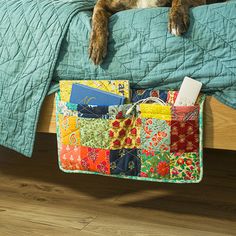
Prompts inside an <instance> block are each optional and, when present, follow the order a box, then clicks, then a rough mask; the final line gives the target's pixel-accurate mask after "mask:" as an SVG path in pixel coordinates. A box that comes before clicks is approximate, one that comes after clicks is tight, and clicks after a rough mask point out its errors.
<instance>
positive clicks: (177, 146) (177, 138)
mask: <svg viewBox="0 0 236 236" xmlns="http://www.w3.org/2000/svg"><path fill="white" fill-rule="evenodd" d="M198 150H199V126H198V121H197V120H188V121H174V120H172V121H171V146H170V151H171V152H178V153H185V152H198Z"/></svg>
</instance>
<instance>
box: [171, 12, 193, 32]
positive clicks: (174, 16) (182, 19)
mask: <svg viewBox="0 0 236 236" xmlns="http://www.w3.org/2000/svg"><path fill="white" fill-rule="evenodd" d="M188 28H189V15H188V12H186V11H184V10H183V9H182V8H178V9H171V10H170V14H169V25H168V29H169V32H170V33H171V34H173V35H175V36H180V35H182V34H184V33H185V32H186V31H187V30H188Z"/></svg>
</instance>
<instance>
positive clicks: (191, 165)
mask: <svg viewBox="0 0 236 236" xmlns="http://www.w3.org/2000/svg"><path fill="white" fill-rule="evenodd" d="M199 162H200V161H199V156H198V153H185V154H180V153H172V154H171V156H170V177H171V179H175V180H197V179H199V175H200V163H199Z"/></svg>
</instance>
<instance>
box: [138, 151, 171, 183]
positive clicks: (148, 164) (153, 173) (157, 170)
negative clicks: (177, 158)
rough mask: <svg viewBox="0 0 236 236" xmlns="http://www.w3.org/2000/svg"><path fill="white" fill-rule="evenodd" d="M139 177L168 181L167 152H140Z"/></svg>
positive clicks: (168, 155)
mask: <svg viewBox="0 0 236 236" xmlns="http://www.w3.org/2000/svg"><path fill="white" fill-rule="evenodd" d="M140 158H141V173H140V176H141V177H145V178H154V179H162V178H165V179H169V177H170V154H169V153H167V152H154V151H148V150H141V151H140Z"/></svg>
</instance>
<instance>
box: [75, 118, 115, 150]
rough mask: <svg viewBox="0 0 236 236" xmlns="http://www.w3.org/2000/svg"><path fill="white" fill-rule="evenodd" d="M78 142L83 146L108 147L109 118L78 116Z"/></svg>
mask: <svg viewBox="0 0 236 236" xmlns="http://www.w3.org/2000/svg"><path fill="white" fill-rule="evenodd" d="M80 143H81V146H84V147H92V148H101V149H109V146H110V139H109V120H106V119H95V118H92V119H89V118H80Z"/></svg>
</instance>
